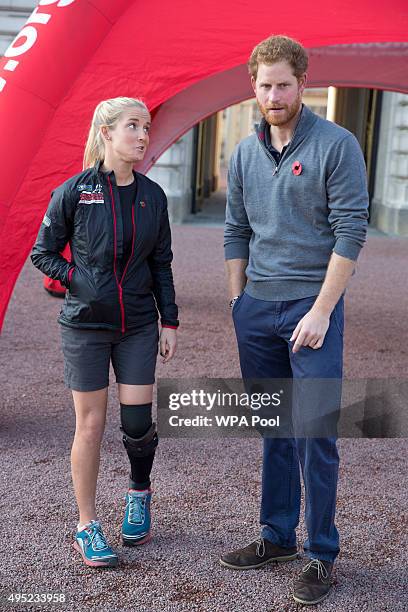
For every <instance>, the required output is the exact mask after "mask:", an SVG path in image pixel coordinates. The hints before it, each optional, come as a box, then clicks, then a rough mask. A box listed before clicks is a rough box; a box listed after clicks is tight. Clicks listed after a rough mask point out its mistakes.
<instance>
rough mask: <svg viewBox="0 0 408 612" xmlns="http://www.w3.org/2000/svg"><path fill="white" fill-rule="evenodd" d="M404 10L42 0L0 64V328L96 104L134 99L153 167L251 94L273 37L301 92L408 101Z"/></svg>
mask: <svg viewBox="0 0 408 612" xmlns="http://www.w3.org/2000/svg"><path fill="white" fill-rule="evenodd" d="M406 6H407V5H406V0H389V2H387V3H384V2H383V1H382V0H359V2H355V1H352V0H333V2H331V3H326V2H322V1H317V0H315V1H313V0H312V1H310V2H304V1H300V0H292V2H290V3H288V4H286V5H282V4H280V5H279V8H278V7H277V6H272V5H270V6H265V4H260V5H258V6H257V5H254V4H253V3H251V2H249V1H248V0H228V1H226V0H224V2H219V0H202V1H201V2H200V3H198V4H197V3H194V2H190V0H173V1H172V2H164V1H163V0H149V1H148V2H147V1H143V0H139V1H137V2H136V1H134V0H115V2H112V1H111V0H92V1H91V0H82V1H81V2H79V0H40V2H39V6H38V7H37V9H36V10H35V11H34V13H33V14H32V16H31V17H30V18H29V20H28V22H27V24H26V25H25V26H24V27H23V29H22V30H21V32H20V34H19V35H18V36H17V38H16V39H15V41H14V42H13V43H12V45H11V46H10V47H9V49H8V50H7V52H6V54H5V57H4V58H2V59H1V60H0V126H1V127H0V134H1V146H2V163H1V170H0V172H1V175H2V176H1V180H0V279H1V280H0V325H1V323H2V321H3V318H4V314H5V310H6V307H7V304H8V301H9V299H10V295H11V292H12V290H13V287H14V284H15V282H16V279H17V277H18V274H19V272H20V270H21V268H22V266H23V264H24V262H25V260H26V258H27V256H28V254H29V252H30V249H31V246H32V244H33V241H34V239H35V236H36V233H37V231H38V227H39V225H40V223H41V220H42V217H43V215H44V211H45V209H46V207H47V204H48V200H49V196H50V191H51V190H52V188H53V187H55V186H56V185H58V184H60V183H61V182H63V181H64V180H65V179H66V178H68V177H69V176H70V175H72V174H75V173H77V172H79V171H80V170H81V169H82V154H83V148H84V142H85V139H86V135H87V130H88V128H89V123H90V119H91V116H92V113H93V110H94V107H95V106H96V104H97V103H98V102H99V101H100V100H102V99H105V98H110V97H115V96H118V95H125V96H126V95H129V96H135V97H142V98H143V99H144V100H145V101H146V103H147V104H148V106H149V108H150V109H151V110H152V111H157V112H155V120H154V122H153V131H152V139H151V148H150V150H149V151H148V155H147V157H146V159H145V161H144V162H143V164H142V165H141V166H140V167H139V169H140V170H141V171H146V170H147V169H148V168H149V167H150V166H151V165H152V163H154V160H155V159H157V157H158V156H159V155H160V154H161V153H162V152H163V151H164V150H165V149H166V148H167V147H168V146H170V144H171V143H172V142H174V141H175V140H176V139H177V138H178V137H179V136H180V135H181V134H182V133H184V132H185V131H186V130H188V129H189V128H190V127H191V126H192V125H194V123H196V122H197V121H198V120H200V119H202V118H204V117H206V116H208V115H209V114H211V113H213V112H215V111H217V110H219V109H221V108H224V107H225V106H228V105H229V104H231V103H234V102H238V101H240V100H243V99H246V98H248V97H250V96H251V95H252V92H251V90H250V88H249V79H248V76H247V73H246V68H245V63H246V61H247V59H248V56H249V54H250V52H251V50H252V48H253V47H254V45H255V44H256V43H257V42H259V41H260V40H262V39H263V38H266V37H267V36H269V35H271V34H278V33H279V34H286V35H288V36H292V37H294V38H296V39H298V40H299V41H300V42H302V44H304V45H305V46H306V47H307V48H308V49H310V51H311V66H310V71H309V85H312V86H313V85H315V86H317V85H319V86H322V85H339V86H359V87H361V86H365V87H378V88H383V89H393V90H396V91H402V92H408V70H407V57H408V44H407V31H408V28H407V25H408V15H407V10H406Z"/></svg>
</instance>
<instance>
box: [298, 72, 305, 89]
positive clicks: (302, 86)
mask: <svg viewBox="0 0 408 612" xmlns="http://www.w3.org/2000/svg"><path fill="white" fill-rule="evenodd" d="M298 83H299V89H300V92H301V93H303V91H304V90H305V87H306V83H307V72H304V73H303V74H302V75H301V76H300V77H299V79H298Z"/></svg>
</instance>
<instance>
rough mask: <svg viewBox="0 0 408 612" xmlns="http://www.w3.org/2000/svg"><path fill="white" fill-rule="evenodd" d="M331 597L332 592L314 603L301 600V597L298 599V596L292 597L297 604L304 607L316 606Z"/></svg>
mask: <svg viewBox="0 0 408 612" xmlns="http://www.w3.org/2000/svg"><path fill="white" fill-rule="evenodd" d="M329 595H330V591H328V592H327V593H325V595H323V596H322V597H319V599H314V600H313V601H306V600H305V599H300V597H296V595H292V597H293V599H294V600H295V601H296V603H300V604H302V605H303V606H314V605H315V604H318V603H320V602H321V601H323V600H324V599H326V597H328V596H329Z"/></svg>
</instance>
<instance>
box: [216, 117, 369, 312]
mask: <svg viewBox="0 0 408 612" xmlns="http://www.w3.org/2000/svg"><path fill="white" fill-rule="evenodd" d="M264 122H265V120H264V119H263V120H262V123H261V124H260V126H259V127H258V128H257V131H256V133H255V134H252V135H251V136H248V138H245V139H244V140H243V141H242V142H240V143H239V144H238V145H237V147H236V148H235V150H234V152H233V154H232V157H231V160H230V164H229V170H228V188H227V209H226V219H225V238H224V247H225V259H248V260H249V261H248V266H247V268H246V275H247V278H248V282H247V286H246V288H245V291H246V292H247V293H248V294H249V295H251V296H252V297H255V298H258V299H261V300H294V299H299V298H302V297H309V296H313V295H317V294H318V293H319V291H320V287H321V285H322V283H323V280H324V277H325V274H326V271H327V265H328V263H329V259H330V256H331V253H332V251H334V252H335V253H337V254H338V255H342V256H343V257H347V258H348V259H352V260H356V259H357V257H358V254H359V252H360V249H361V247H362V246H363V244H364V242H365V237H366V231H367V218H368V193H367V180H366V168H365V164H364V158H363V155H362V152H361V148H360V145H359V143H358V141H357V139H356V138H355V136H354V135H353V134H352V133H351V132H349V131H348V130H346V129H344V128H342V127H340V126H338V125H336V124H335V123H332V122H330V121H326V120H325V119H321V118H320V117H319V116H318V115H315V114H314V113H313V112H312V111H311V110H310V109H309V108H308V107H307V106H305V105H303V106H302V112H301V115H300V119H299V121H298V123H297V126H296V128H295V132H294V134H293V137H292V139H291V142H290V144H289V146H288V148H287V150H286V151H285V152H284V154H283V156H282V157H281V159H280V162H279V164H278V166H276V163H275V160H274V159H273V157H272V155H271V154H270V153H269V151H268V150H267V148H266V146H265V144H264V142H263V139H264V126H265V123H264ZM295 162H300V164H301V172H300V174H296V169H294V168H293V166H294V165H296V164H295Z"/></svg>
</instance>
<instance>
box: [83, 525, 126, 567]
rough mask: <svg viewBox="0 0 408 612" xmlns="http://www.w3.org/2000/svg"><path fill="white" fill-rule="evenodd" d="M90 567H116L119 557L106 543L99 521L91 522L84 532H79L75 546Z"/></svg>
mask: <svg viewBox="0 0 408 612" xmlns="http://www.w3.org/2000/svg"><path fill="white" fill-rule="evenodd" d="M73 547H74V548H75V550H77V551H78V552H79V553H80V554H81V556H82V559H83V560H84V563H86V565H89V566H90V567H116V566H117V564H118V556H117V554H116V553H114V552H113V550H112V549H111V547H110V546H108V543H107V541H106V538H105V536H104V534H103V531H102V527H101V525H100V523H99V522H98V521H91V522H90V523H88V524H87V525H86V526H85V528H84V529H82V531H77V533H76V536H75V542H74V544H73Z"/></svg>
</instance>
